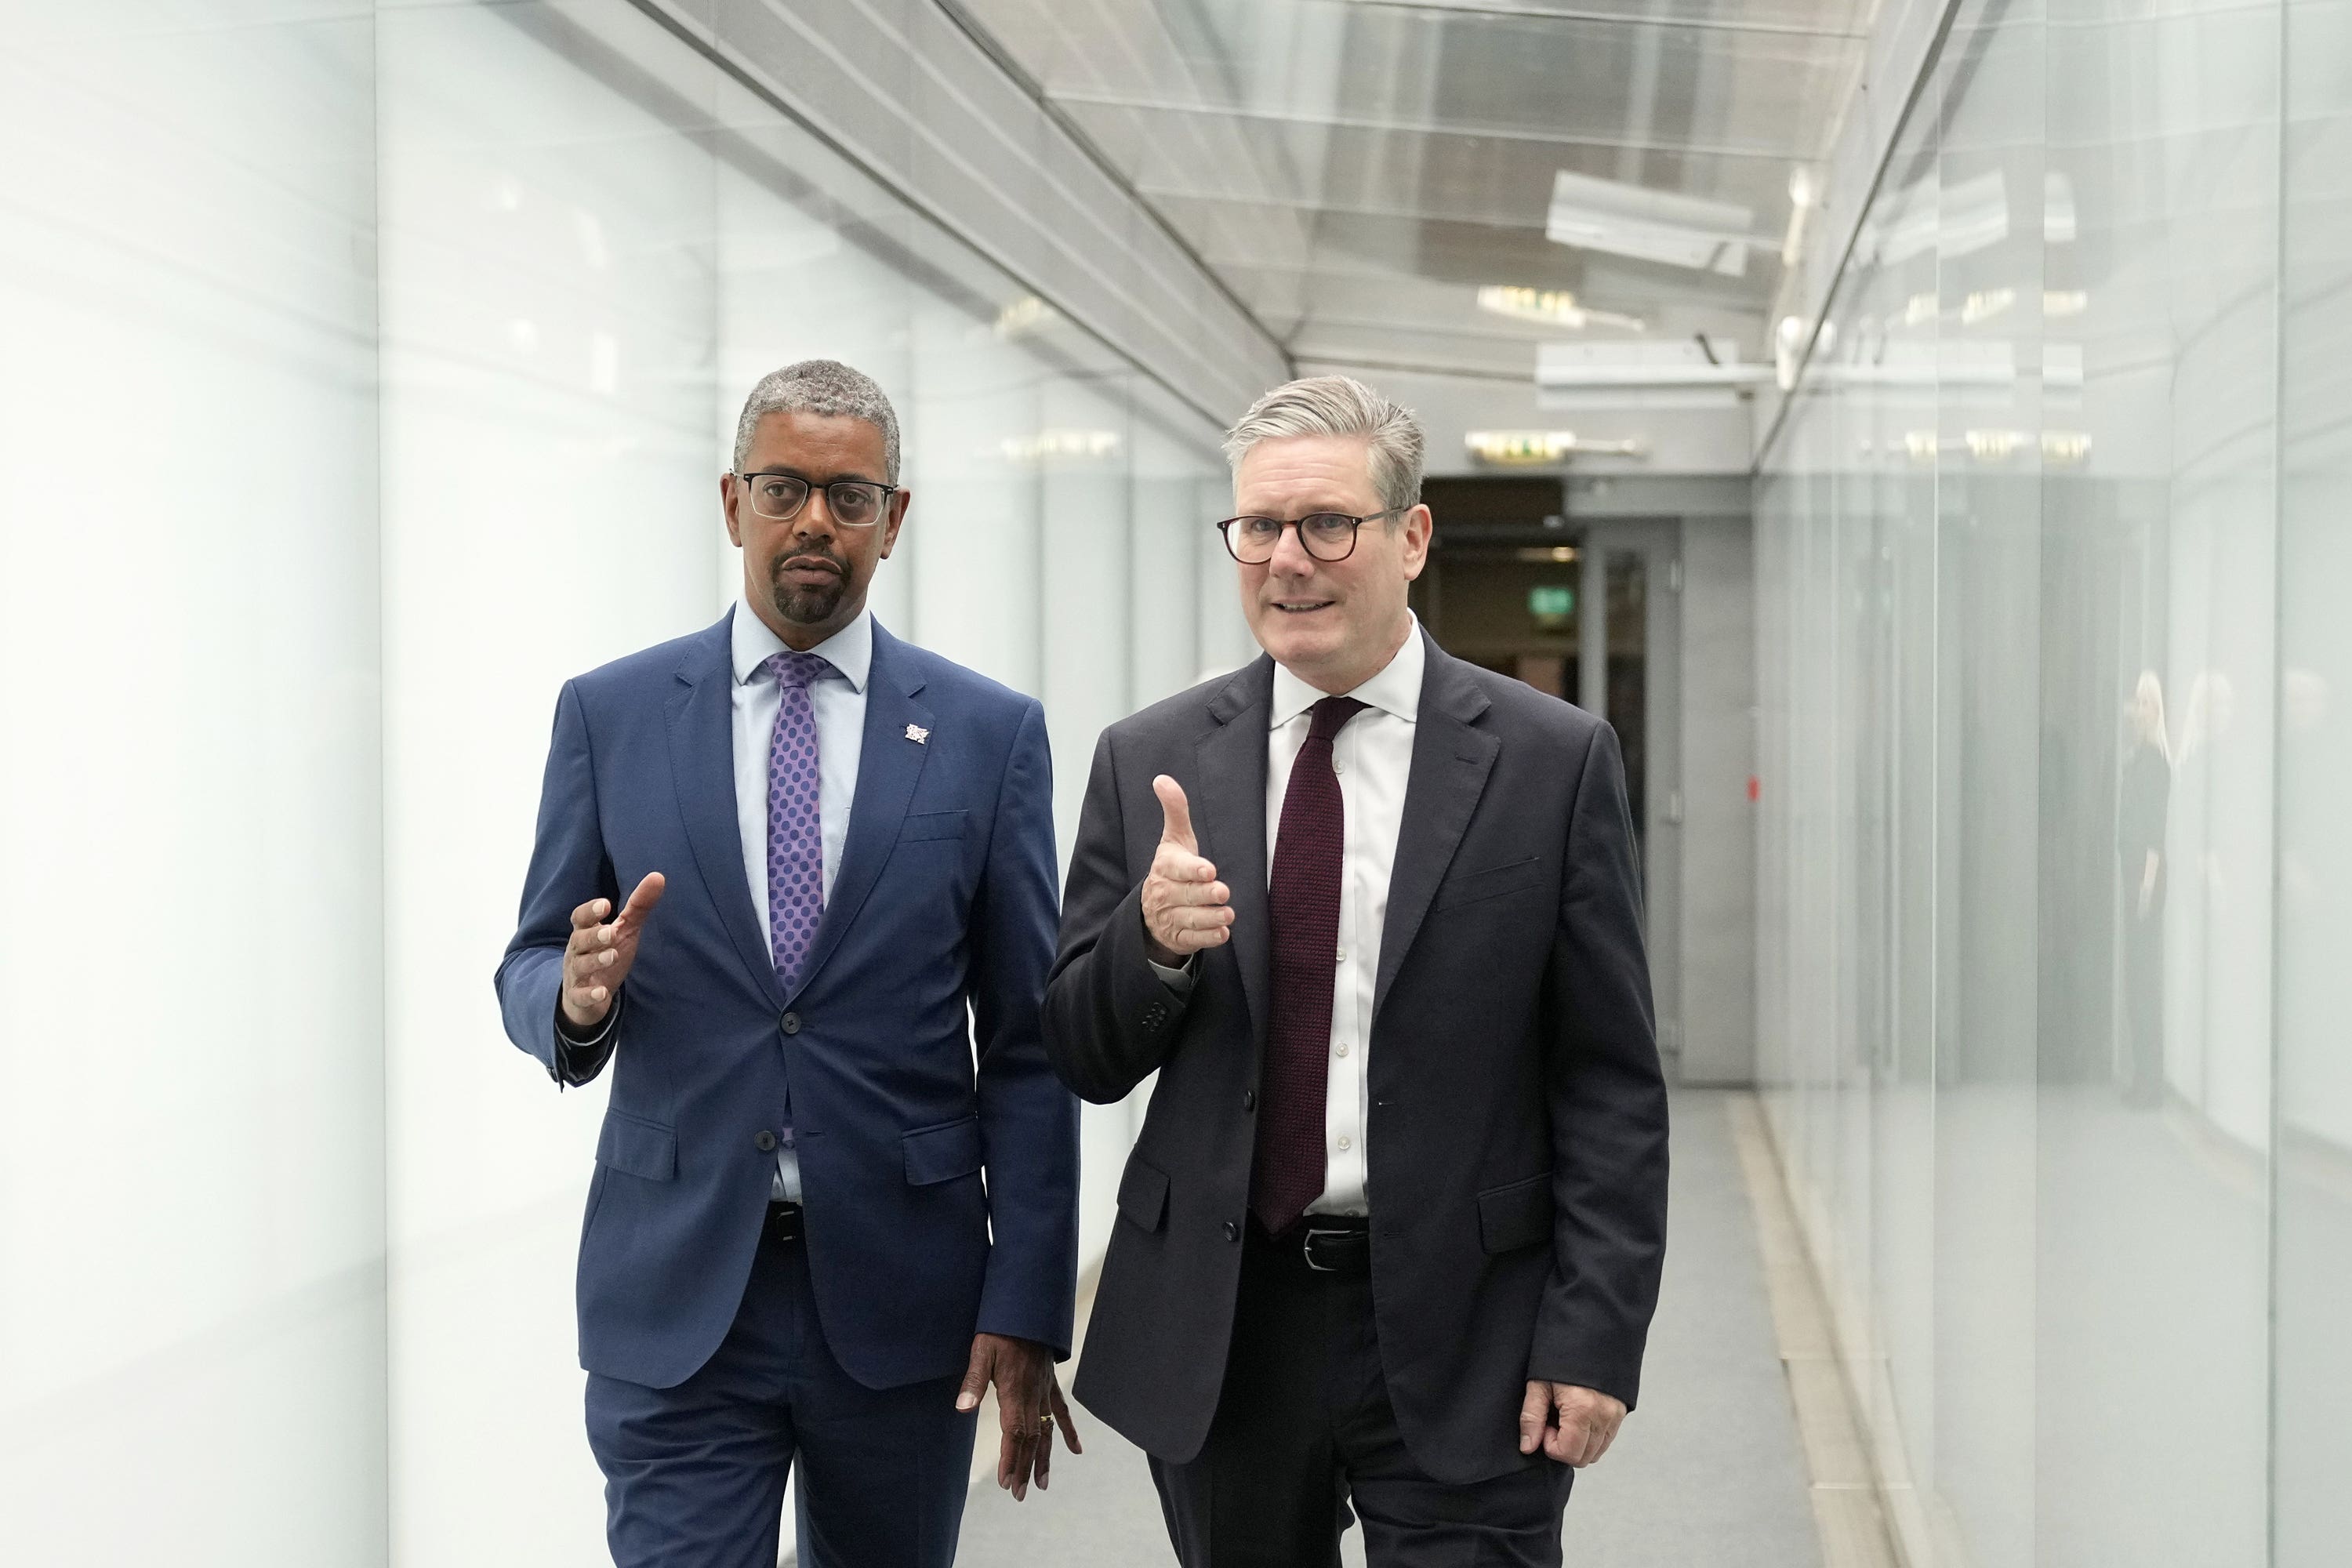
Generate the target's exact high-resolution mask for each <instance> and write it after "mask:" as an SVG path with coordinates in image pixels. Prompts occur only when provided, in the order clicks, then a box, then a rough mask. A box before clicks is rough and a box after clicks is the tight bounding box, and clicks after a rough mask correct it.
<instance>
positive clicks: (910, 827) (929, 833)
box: [898, 811, 964, 844]
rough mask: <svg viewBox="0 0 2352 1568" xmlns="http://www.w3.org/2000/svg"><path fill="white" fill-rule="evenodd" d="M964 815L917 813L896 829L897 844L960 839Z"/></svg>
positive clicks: (944, 812) (945, 812) (951, 812)
mask: <svg viewBox="0 0 2352 1568" xmlns="http://www.w3.org/2000/svg"><path fill="white" fill-rule="evenodd" d="M963 819H964V813H962V812H961V811H919V812H917V813H915V814H914V815H913V816H909V817H908V818H907V820H906V822H905V823H904V824H903V825H901V826H900V827H899V829H898V842H899V843H901V844H912V843H916V842H919V841H920V840H922V839H925V838H961V837H963Z"/></svg>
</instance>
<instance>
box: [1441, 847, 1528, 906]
mask: <svg viewBox="0 0 2352 1568" xmlns="http://www.w3.org/2000/svg"><path fill="white" fill-rule="evenodd" d="M1543 879H1544V863H1543V858H1542V857H1541V856H1538V855H1530V856H1528V858H1526V859H1524V860H1514V861H1511V862H1510V863H1509V864H1508V865H1504V866H1489V867H1487V868H1486V869H1485V870H1482V871H1465V872H1464V873H1462V874H1460V875H1458V876H1454V877H1448V878H1447V879H1445V880H1444V883H1442V884H1441V885H1440V886H1439V888H1438V889H1437V898H1436V900H1435V901H1434V902H1433V903H1432V904H1431V905H1430V908H1431V910H1433V911H1434V910H1451V909H1458V908H1460V907H1461V906H1462V905H1464V904H1475V903H1478V902H1480V901H1482V900H1486V899H1499V898H1501V897H1503V895H1505V894H1506V893H1516V892H1518V891H1519V890H1520V889H1525V888H1532V887H1535V886H1537V885H1538V884H1539V883H1541V882H1542V881H1543Z"/></svg>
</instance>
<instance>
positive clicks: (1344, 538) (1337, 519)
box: [1298, 511, 1356, 561]
mask: <svg viewBox="0 0 2352 1568" xmlns="http://www.w3.org/2000/svg"><path fill="white" fill-rule="evenodd" d="M1298 538H1299V541H1300V542H1302V543H1304V544H1305V545H1306V546H1307V553H1308V554H1309V555H1313V556H1316V557H1318V559H1320V560H1324V561H1336V560H1338V559H1339V557H1340V556H1342V555H1345V554H1347V553H1348V551H1349V547H1350V546H1351V545H1353V544H1354V543H1355V542H1356V520H1355V519H1354V518H1352V517H1349V516H1347V515H1346V514H1345V513H1343V512H1336V511H1318V512H1315V513H1313V514H1312V515H1310V516H1307V517H1302V518H1300V519H1299V520H1298Z"/></svg>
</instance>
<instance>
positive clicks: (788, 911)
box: [765, 652, 833, 992]
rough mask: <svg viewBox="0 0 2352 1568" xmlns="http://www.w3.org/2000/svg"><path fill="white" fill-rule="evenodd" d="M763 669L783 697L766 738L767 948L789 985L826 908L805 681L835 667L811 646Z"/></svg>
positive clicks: (772, 658) (811, 715)
mask: <svg viewBox="0 0 2352 1568" xmlns="http://www.w3.org/2000/svg"><path fill="white" fill-rule="evenodd" d="M765 668H767V669H768V671H769V672H770V673H771V674H772V675H773V676H774V677H775V678H776V685H777V688H778V689H779V690H780V691H781V692H782V697H783V701H782V703H781V704H779V705H778V707H777V709H776V728H775V732H774V733H773V734H772V735H771V736H770V737H769V740H768V947H769V950H770V951H771V952H772V953H773V954H774V956H775V960H776V978H777V979H778V980H781V981H782V982H783V986H784V989H785V991H786V992H790V991H791V990H792V988H793V986H794V985H795V984H799V982H800V977H801V965H802V963H804V962H805V961H806V960H807V958H808V951H809V943H811V942H814V941H815V940H816V922H817V919H818V917H819V916H821V915H823V914H824V819H823V817H822V816H820V815H819V813H818V804H819V798H820V795H819V789H818V779H817V756H816V710H814V708H812V707H811V706H810V705H809V682H810V681H812V680H814V679H816V678H817V677H819V676H821V675H824V673H826V672H827V671H828V670H830V669H832V668H833V666H832V665H830V664H828V663H826V662H825V661H824V659H822V658H818V657H817V656H816V655H815V654H813V653H790V652H787V653H778V654H771V655H769V657H768V660H767V664H766V667H765Z"/></svg>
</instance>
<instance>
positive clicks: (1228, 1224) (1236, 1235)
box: [1225, 1220, 1242, 1241]
mask: <svg viewBox="0 0 2352 1568" xmlns="http://www.w3.org/2000/svg"><path fill="white" fill-rule="evenodd" d="M1241 1238H1242V1227H1241V1226H1237V1225H1235V1224H1234V1222H1233V1221H1232V1220H1227V1221H1225V1239H1226V1240H1227V1241H1239V1240H1240V1239H1241Z"/></svg>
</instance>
